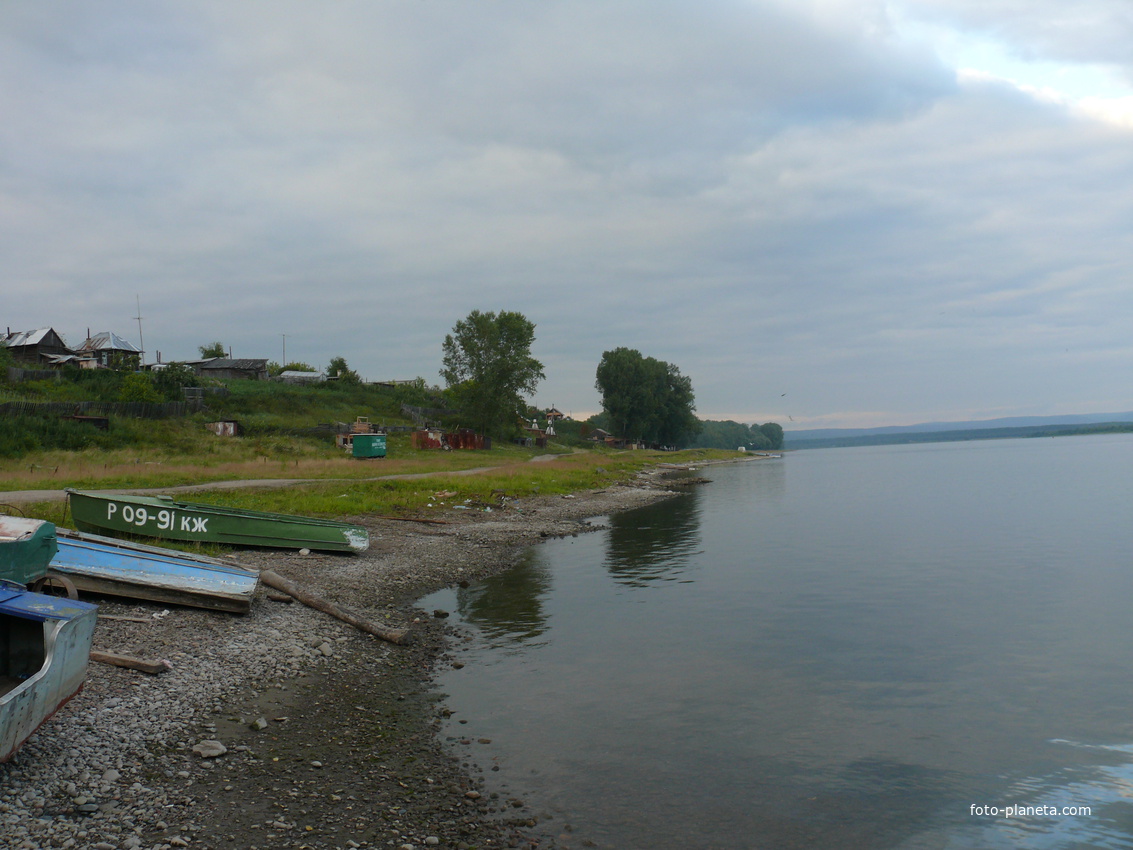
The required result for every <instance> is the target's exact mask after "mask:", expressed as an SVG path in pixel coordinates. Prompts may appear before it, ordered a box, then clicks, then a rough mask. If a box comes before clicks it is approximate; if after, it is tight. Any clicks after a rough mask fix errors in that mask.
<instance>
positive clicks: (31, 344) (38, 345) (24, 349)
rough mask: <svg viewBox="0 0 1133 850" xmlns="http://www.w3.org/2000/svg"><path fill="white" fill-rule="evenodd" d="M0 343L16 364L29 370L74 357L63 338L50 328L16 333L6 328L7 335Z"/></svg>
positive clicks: (56, 363)
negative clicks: (29, 368)
mask: <svg viewBox="0 0 1133 850" xmlns="http://www.w3.org/2000/svg"><path fill="white" fill-rule="evenodd" d="M0 341H2V342H3V344H4V345H5V346H6V347H7V349H8V351H10V352H11V354H12V359H13V360H14V361H15V362H16V363H19V364H20V365H22V366H29V367H31V368H36V367H39V368H45V367H48V366H55V365H58V364H59V363H60V362H63V361H65V360H66V359H68V358H73V357H74V356H75V352H73V351H72V350H71V349H69V348H68V347H67V343H66V342H64V340H63V337H61V336H60V335H59V334H57V333H56V332H55V331H54V330H53V329H52V328H39V329H37V330H34V331H17V332H16V333H12V329H11V328H8V332H7V334H6V335H5V336H4V338H3V340H0Z"/></svg>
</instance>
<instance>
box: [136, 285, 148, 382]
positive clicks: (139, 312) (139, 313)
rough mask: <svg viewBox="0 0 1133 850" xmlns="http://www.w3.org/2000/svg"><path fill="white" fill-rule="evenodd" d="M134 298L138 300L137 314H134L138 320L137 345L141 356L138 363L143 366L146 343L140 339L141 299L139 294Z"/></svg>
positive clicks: (144, 363)
mask: <svg viewBox="0 0 1133 850" xmlns="http://www.w3.org/2000/svg"><path fill="white" fill-rule="evenodd" d="M134 298H135V299H136V300H137V302H138V315H137V316H135V317H134V318H135V319H137V320H138V345H139V347H140V348H141V351H142V358H141V364H140V365H142V366H145V365H146V344H145V341H144V340H143V339H142V299H141V296H139V295H135V296H134Z"/></svg>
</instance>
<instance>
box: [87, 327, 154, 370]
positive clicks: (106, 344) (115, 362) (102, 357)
mask: <svg viewBox="0 0 1133 850" xmlns="http://www.w3.org/2000/svg"><path fill="white" fill-rule="evenodd" d="M75 354H76V355H77V358H76V359H77V360H78V363H79V365H80V366H81V367H83V368H86V369H100V368H101V369H107V368H111V367H113V368H115V369H137V368H138V367H140V366H141V365H142V350H141V349H140V348H138V347H137V346H136V345H134V344H133V343H132V342H130V341H129V340H126V339H123V338H122V337H120V336H118V334H116V333H112V332H111V331H100V332H99V333H96V334H95V335H94V336H91V334H90V330H89V329H88V330H87V338H86V341H85V342H83V344H82V345H81V346H79V348H78V349H76V350H75Z"/></svg>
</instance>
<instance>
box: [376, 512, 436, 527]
mask: <svg viewBox="0 0 1133 850" xmlns="http://www.w3.org/2000/svg"><path fill="white" fill-rule="evenodd" d="M374 519H393V520H397V521H398V522H427V523H428V524H429V525H449V521H448V520H447V519H419V518H417V517H412V516H386V515H385V514H374Z"/></svg>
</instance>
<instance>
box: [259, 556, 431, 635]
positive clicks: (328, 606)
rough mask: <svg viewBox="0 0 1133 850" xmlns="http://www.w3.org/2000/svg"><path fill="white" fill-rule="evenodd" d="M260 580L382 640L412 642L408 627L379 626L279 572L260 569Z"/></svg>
mask: <svg viewBox="0 0 1133 850" xmlns="http://www.w3.org/2000/svg"><path fill="white" fill-rule="evenodd" d="M260 581H262V582H263V583H264V584H266V585H267V586H268V587H274V588H275V589H276V590H282V591H283V592H284V593H286V594H287V595H288V596H293V597H294V598H296V599H298V600H299V601H300V602H302V603H303V604H304V605H307V606H308V607H311V608H314V609H315V610H316V611H322V612H323V613H324V614H330V615H331V616H332V617H337V618H338V619H339V620H342V622H344V623H349V624H350V625H352V626H353V627H354V628H356V629H358V630H360V631H363V632H366V634H370V635H374V636H375V637H380V638H381V639H382V640H388V641H389V642H390V643H396V644H398V645H399V646H406V645H407V644H410V643H412V642H413V636H412V635H411V634H410V633H409V630H408V629H390V628H387V627H385V626H379V625H377V624H376V623H371V622H369V621H368V620H363V619H362V618H361V617H359V616H358V615H357V614H355V613H353V612H352V611H348V610H346V609H345V608H343V607H342V606H340V605H335V604H334V603H333V602H327V600H325V599H321V598H319V597H318V596H315V595H313V594H310V593H307V592H306V591H305V590H302V589H301V588H300V587H299V586H298V585H296V584H295V583H294V582H293V581H291V580H289V579H285V578H284V577H283V576H281V575H280V574H279V573H274V572H272V571H271V570H261V571H260Z"/></svg>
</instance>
